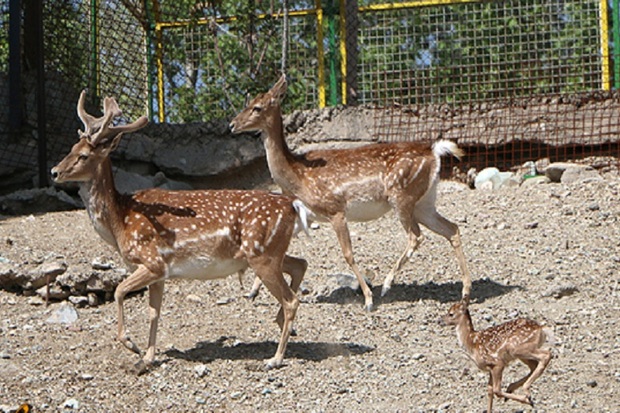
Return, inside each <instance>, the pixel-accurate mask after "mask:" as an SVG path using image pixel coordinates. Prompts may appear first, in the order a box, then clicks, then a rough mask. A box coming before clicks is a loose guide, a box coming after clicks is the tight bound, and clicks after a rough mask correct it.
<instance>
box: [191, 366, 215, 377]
mask: <svg viewBox="0 0 620 413" xmlns="http://www.w3.org/2000/svg"><path fill="white" fill-rule="evenodd" d="M194 373H196V376H198V377H204V376H206V375H208V374H210V373H211V370H210V369H209V367H207V365H206V364H199V365H197V366H196V367H194Z"/></svg>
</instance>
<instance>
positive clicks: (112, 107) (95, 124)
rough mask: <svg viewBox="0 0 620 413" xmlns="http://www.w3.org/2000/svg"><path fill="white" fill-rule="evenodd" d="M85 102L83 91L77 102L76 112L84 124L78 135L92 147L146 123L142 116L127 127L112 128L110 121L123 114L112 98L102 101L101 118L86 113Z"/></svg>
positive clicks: (146, 120)
mask: <svg viewBox="0 0 620 413" xmlns="http://www.w3.org/2000/svg"><path fill="white" fill-rule="evenodd" d="M85 100H86V90H83V91H82V93H81V94H80V98H79V100H78V105H77V112H78V116H79V118H80V120H81V121H82V123H83V124H84V132H82V131H79V133H80V134H81V135H83V136H86V137H87V139H88V140H89V142H90V143H91V144H92V145H94V146H96V145H98V144H99V143H101V142H103V141H104V139H106V138H108V137H114V136H117V135H119V134H121V133H125V132H132V131H134V130H137V129H140V128H142V127H144V126H145V125H146V124H147V123H148V119H147V118H146V116H142V117H140V118H139V119H138V120H136V121H135V122H133V123H130V124H128V125H121V126H112V125H111V123H112V120H113V119H114V118H116V117H118V116H120V115H121V114H122V113H123V112H122V111H121V109H120V108H119V107H118V103H117V102H116V100H115V99H114V98H112V97H106V98H105V99H104V100H103V116H101V117H99V118H97V117H95V116H92V115H90V114H88V113H87V112H86V109H85V108H84V101H85Z"/></svg>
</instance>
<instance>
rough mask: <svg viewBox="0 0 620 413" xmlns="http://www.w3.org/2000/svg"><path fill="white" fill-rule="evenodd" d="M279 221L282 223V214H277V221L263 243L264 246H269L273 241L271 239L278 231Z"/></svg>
mask: <svg viewBox="0 0 620 413" xmlns="http://www.w3.org/2000/svg"><path fill="white" fill-rule="evenodd" d="M280 221H282V214H278V220H277V221H276V224H275V225H274V226H273V228H272V230H271V233H270V234H269V237H267V241H266V242H265V246H269V244H271V241H272V240H273V238H274V237H275V236H276V234H277V232H278V229H279V227H280Z"/></svg>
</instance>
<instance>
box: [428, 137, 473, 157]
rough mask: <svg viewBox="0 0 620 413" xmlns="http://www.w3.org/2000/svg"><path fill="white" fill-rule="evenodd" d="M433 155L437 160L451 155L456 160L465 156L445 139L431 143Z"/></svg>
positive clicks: (454, 144)
mask: <svg viewBox="0 0 620 413" xmlns="http://www.w3.org/2000/svg"><path fill="white" fill-rule="evenodd" d="M433 153H434V154H435V156H436V157H438V158H441V157H442V156H446V155H452V156H454V157H455V158H457V159H461V157H462V156H463V155H465V152H464V151H463V150H462V149H461V148H459V147H458V146H457V144H456V143H454V142H452V141H448V140H445V139H442V140H439V141H436V142H435V143H433Z"/></svg>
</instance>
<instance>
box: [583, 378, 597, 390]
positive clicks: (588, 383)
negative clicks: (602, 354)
mask: <svg viewBox="0 0 620 413" xmlns="http://www.w3.org/2000/svg"><path fill="white" fill-rule="evenodd" d="M586 384H587V385H588V387H592V388H594V387H596V386H598V383H597V382H596V380H588V382H587V383H586Z"/></svg>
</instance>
